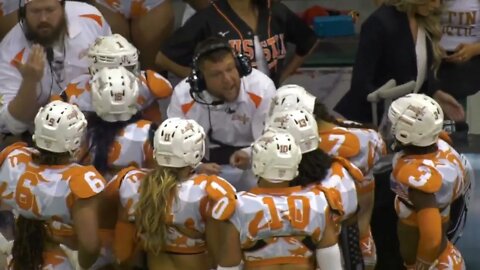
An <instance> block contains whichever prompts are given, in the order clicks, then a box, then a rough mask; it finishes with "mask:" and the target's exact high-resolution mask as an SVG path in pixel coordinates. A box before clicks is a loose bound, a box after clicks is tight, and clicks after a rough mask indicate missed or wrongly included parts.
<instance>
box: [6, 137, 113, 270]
mask: <svg viewBox="0 0 480 270" xmlns="http://www.w3.org/2000/svg"><path fill="white" fill-rule="evenodd" d="M35 152H36V150H35V149H33V148H29V147H27V146H26V144H24V143H15V144H13V145H11V146H9V147H7V148H5V149H4V150H3V151H2V152H1V153H0V164H1V167H0V178H1V179H2V180H0V187H1V188H0V198H1V200H2V204H3V203H5V204H7V205H9V206H10V207H12V208H14V209H15V210H16V211H17V212H18V213H19V214H20V215H22V216H24V217H26V218H31V219H41V220H54V221H57V222H59V223H63V224H66V225H65V226H66V227H68V226H69V225H72V222H73V221H72V215H71V211H72V207H73V205H74V202H75V200H78V199H87V198H90V197H93V196H95V195H97V194H99V193H100V192H102V191H103V189H104V187H105V180H104V179H103V177H102V176H101V175H100V174H99V173H98V172H97V171H96V170H95V168H93V167H92V166H81V165H78V164H75V163H72V164H66V165H55V166H49V165H37V164H34V163H33V162H32V154H34V153H35ZM62 228H65V227H62ZM52 229H53V233H54V234H55V233H56V230H55V228H52ZM44 256H46V261H45V264H50V265H51V267H53V268H46V269H55V270H57V269H71V268H68V267H67V262H66V261H67V260H68V259H67V258H66V255H65V254H63V253H62V252H55V251H51V252H50V251H48V252H45V254H44ZM68 265H70V264H69V263H68Z"/></svg>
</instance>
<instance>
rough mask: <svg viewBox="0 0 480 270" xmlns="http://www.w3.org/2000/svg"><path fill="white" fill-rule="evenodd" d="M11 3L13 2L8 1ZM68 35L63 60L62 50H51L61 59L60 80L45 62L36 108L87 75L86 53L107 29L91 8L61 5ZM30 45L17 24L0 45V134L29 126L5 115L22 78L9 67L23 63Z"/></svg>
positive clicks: (105, 34) (108, 32)
mask: <svg viewBox="0 0 480 270" xmlns="http://www.w3.org/2000/svg"><path fill="white" fill-rule="evenodd" d="M12 1H13V0H12ZM65 12H66V17H67V25H68V27H67V28H68V34H67V35H66V36H65V56H63V49H60V47H61V46H60V45H57V46H58V47H55V46H54V47H53V49H54V52H55V53H54V59H57V57H58V55H59V54H62V55H60V57H62V58H63V57H64V71H63V80H62V81H61V82H60V83H59V84H60V85H57V82H56V81H55V79H54V78H53V77H52V76H51V71H50V67H49V64H48V62H47V61H45V73H44V75H43V78H42V80H41V83H39V85H38V86H37V89H36V95H37V99H38V101H39V103H40V104H45V103H47V102H48V101H49V100H50V96H51V95H53V94H59V93H60V92H61V91H62V90H63V88H65V87H66V85H67V84H68V83H69V82H70V81H72V80H73V79H75V78H76V77H78V76H80V75H81V74H85V73H88V66H89V61H88V58H87V51H88V48H89V46H90V45H91V44H93V43H94V42H95V39H96V38H97V37H98V36H107V35H111V30H110V26H109V25H108V23H107V22H106V21H105V19H104V18H103V16H102V14H101V13H100V12H99V11H98V9H96V8H95V7H94V6H91V5H89V4H86V3H80V2H71V1H67V2H65ZM32 45H33V44H31V42H29V41H27V39H26V38H25V35H24V33H23V30H22V27H21V26H20V24H17V25H16V26H15V27H14V28H12V30H11V31H10V32H9V33H8V34H7V36H5V38H4V39H3V41H2V43H0V95H1V96H0V102H1V109H0V132H2V133H8V132H11V133H14V134H18V133H22V132H24V131H26V130H28V129H29V128H31V127H32V126H33V125H32V123H23V122H20V121H18V120H16V119H14V118H13V117H12V115H10V113H9V112H8V109H7V108H8V103H9V102H10V101H11V100H12V99H13V98H14V97H15V95H16V94H17V92H18V90H19V88H20V85H21V83H22V75H21V74H20V72H19V71H18V70H17V69H16V68H15V66H14V65H13V64H12V63H13V62H14V61H15V60H17V61H21V62H22V63H25V62H26V61H27V59H28V55H29V53H30V48H31V46H32Z"/></svg>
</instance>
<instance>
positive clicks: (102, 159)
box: [81, 113, 141, 174]
mask: <svg viewBox="0 0 480 270" xmlns="http://www.w3.org/2000/svg"><path fill="white" fill-rule="evenodd" d="M140 119H141V113H137V114H136V115H134V116H132V118H130V119H129V120H127V121H118V122H107V121H104V120H103V119H101V118H100V117H99V116H98V115H97V114H94V113H93V114H90V115H89V116H88V119H87V121H88V127H87V134H88V137H89V141H90V146H89V147H90V149H92V150H93V166H94V167H95V168H96V169H97V170H98V172H99V173H101V174H104V173H105V172H107V171H108V169H109V168H108V155H109V153H110V149H111V147H112V144H113V142H114V141H115V138H116V137H117V135H118V133H119V132H120V130H122V129H123V128H124V127H126V126H127V125H129V124H131V123H134V122H137V121H138V120H140ZM88 152H90V151H87V154H88ZM84 158H85V156H84V157H82V158H81V160H83V159H84Z"/></svg>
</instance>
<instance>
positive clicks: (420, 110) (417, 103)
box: [388, 94, 443, 146]
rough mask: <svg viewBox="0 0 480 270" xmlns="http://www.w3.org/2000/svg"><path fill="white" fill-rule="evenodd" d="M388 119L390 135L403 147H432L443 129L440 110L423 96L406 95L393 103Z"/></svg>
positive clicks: (428, 98)
mask: <svg viewBox="0 0 480 270" xmlns="http://www.w3.org/2000/svg"><path fill="white" fill-rule="evenodd" d="M388 119H389V120H390V122H392V128H391V131H392V135H393V136H394V137H395V139H396V140H397V141H399V142H400V143H402V144H403V145H409V144H410V145H415V146H429V145H432V144H434V143H436V142H437V140H438V136H439V134H440V131H442V127H443V111H442V108H441V107H440V105H439V104H438V103H437V102H436V101H435V100H434V99H433V98H431V97H429V96H426V95H424V94H408V95H406V96H403V97H401V98H399V99H397V100H395V101H393V102H392V104H391V105H390V108H389V109H388Z"/></svg>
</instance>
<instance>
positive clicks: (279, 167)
mask: <svg viewBox="0 0 480 270" xmlns="http://www.w3.org/2000/svg"><path fill="white" fill-rule="evenodd" d="M301 160H302V153H301V152H300V147H298V145H297V144H296V143H295V138H293V136H292V135H290V134H288V133H286V132H276V131H273V130H269V131H267V132H265V133H264V134H263V135H262V136H261V137H260V138H258V139H257V140H256V141H255V142H254V143H253V144H252V170H253V173H254V174H255V175H257V176H259V177H262V178H263V179H265V180H267V181H269V182H272V183H280V182H284V181H291V180H293V179H294V178H295V176H297V175H298V164H300V161H301Z"/></svg>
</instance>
